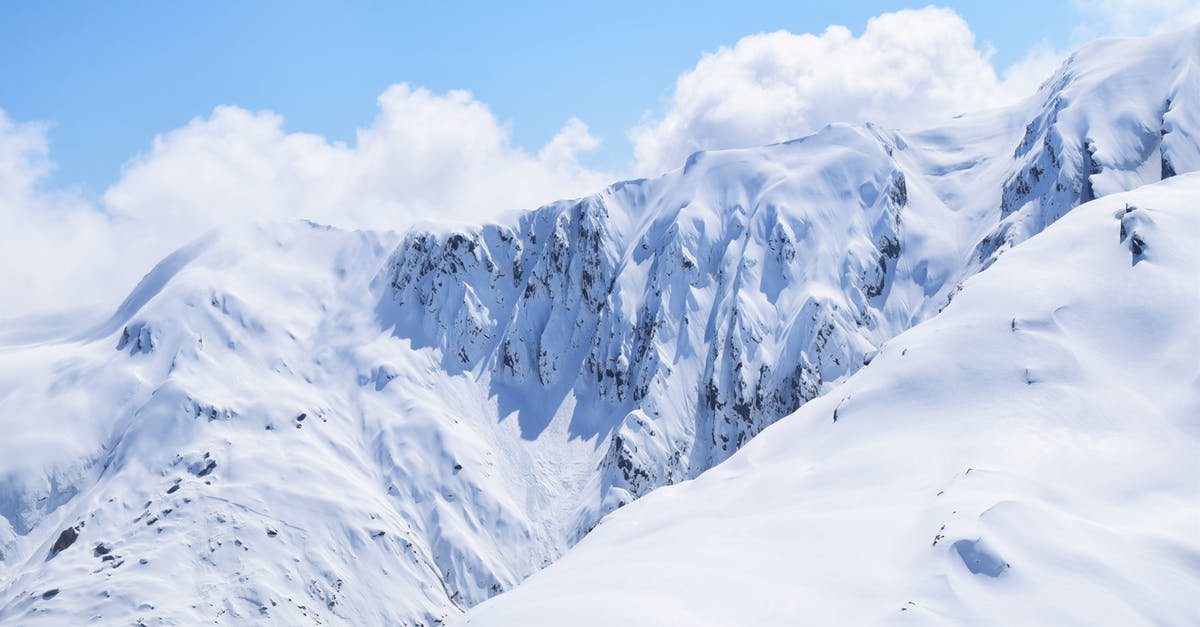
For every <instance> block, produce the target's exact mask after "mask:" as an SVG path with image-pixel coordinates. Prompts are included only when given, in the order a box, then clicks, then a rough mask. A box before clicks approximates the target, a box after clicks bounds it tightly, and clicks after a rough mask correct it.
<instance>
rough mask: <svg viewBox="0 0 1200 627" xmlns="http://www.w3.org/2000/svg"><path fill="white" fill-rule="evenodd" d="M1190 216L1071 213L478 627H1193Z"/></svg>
mask: <svg viewBox="0 0 1200 627" xmlns="http://www.w3.org/2000/svg"><path fill="white" fill-rule="evenodd" d="M1126 207H1129V210H1127V209H1126ZM1198 207H1200V174H1191V175H1187V176H1181V177H1178V178H1177V179H1174V180H1172V181H1169V182H1167V183H1162V184H1159V185H1154V186H1149V187H1143V188H1141V189H1139V190H1137V191H1134V192H1130V193H1127V194H1119V195H1114V196H1110V197H1107V198H1104V199H1102V200H1098V201H1095V202H1092V203H1089V204H1087V205H1084V206H1083V207H1080V208H1078V209H1076V210H1075V211H1074V212H1072V213H1071V214H1070V215H1068V216H1066V217H1065V218H1063V219H1062V220H1061V221H1059V222H1058V223H1056V224H1054V225H1053V226H1051V227H1050V228H1049V229H1048V230H1047V231H1046V232H1045V233H1043V234H1041V235H1040V236H1038V237H1036V238H1034V239H1033V240H1031V241H1029V242H1027V243H1026V244H1024V245H1022V246H1020V247H1018V248H1016V249H1014V250H1012V251H1011V252H1010V253H1009V254H1007V255H1005V256H1004V258H1002V259H1000V260H999V261H998V262H997V263H996V264H995V265H994V266H993V267H992V268H991V269H990V270H988V271H987V272H984V273H982V274H980V275H979V276H977V277H975V278H973V279H971V280H969V281H968V282H967V283H966V285H965V286H964V289H963V291H962V293H961V294H960V295H959V296H958V297H957V298H956V299H955V301H954V303H953V304H951V305H950V306H949V307H948V308H947V309H946V311H945V312H944V313H943V314H942V315H940V316H938V317H936V318H934V319H932V320H930V321H929V322H927V323H925V324H922V325H919V326H917V327H916V328H914V329H912V330H910V331H908V332H906V333H904V334H902V335H900V336H899V337H896V338H894V339H893V340H892V341H890V342H888V344H887V346H886V347H885V348H884V349H883V350H882V351H881V353H880V354H879V356H878V357H877V358H876V359H875V360H874V361H873V362H872V363H871V364H870V365H869V366H868V367H866V368H864V369H863V370H862V371H861V372H859V373H858V374H857V375H855V376H854V377H852V378H850V379H849V380H848V381H847V382H846V383H845V384H844V385H842V386H840V387H839V388H837V390H835V392H834V393H831V394H829V395H827V396H825V397H822V398H820V399H818V400H815V401H813V402H811V403H809V404H807V405H805V406H804V407H803V408H801V409H800V411H798V412H796V413H795V414H793V415H791V416H789V417H787V418H786V419H784V420H782V421H780V422H779V423H777V424H776V425H774V426H772V427H771V428H769V429H768V430H767V431H766V432H764V433H763V434H762V436H761V437H760V438H758V439H756V440H754V441H753V442H751V443H750V444H748V445H747V446H746V447H745V448H744V449H743V450H742V451H740V452H739V453H737V454H736V455H735V456H734V457H733V458H732V459H730V460H729V461H727V462H726V463H724V464H722V465H721V466H718V467H717V468H715V469H713V470H712V471H710V472H708V473H706V474H704V475H702V476H701V477H699V478H698V479H697V480H695V481H692V482H688V483H685V484H682V485H678V486H672V487H670V488H664V489H662V490H660V491H657V492H655V493H653V494H651V495H649V496H647V497H646V498H644V499H642V500H640V501H638V502H637V503H634V504H632V505H630V506H629V507H627V508H625V509H622V510H621V511H619V512H617V513H615V514H613V515H612V516H610V517H608V518H606V519H605V520H604V521H603V522H602V523H601V524H600V525H599V526H598V527H597V528H596V529H595V530H594V531H593V532H592V533H591V534H590V535H589V536H588V537H587V538H585V539H584V540H583V541H582V542H580V544H579V545H577V546H576V547H575V548H574V549H572V551H570V552H569V553H568V554H567V555H566V556H564V557H563V558H562V560H561V561H559V562H557V563H555V564H553V565H552V566H550V567H549V568H547V569H545V570H544V571H542V572H541V573H538V574H536V575H534V576H533V577H531V578H530V579H529V580H528V581H527V582H526V583H524V584H522V585H521V586H519V587H518V588H517V589H516V590H514V591H512V592H510V593H507V594H504V595H501V596H499V597H497V598H495V599H493V600H491V601H488V602H486V603H484V604H482V605H481V606H479V607H477V608H475V609H474V610H473V611H471V612H470V613H468V614H467V616H466V619H465V621H464V624H469V625H563V624H572V625H653V624H688V625H748V624H753V625H794V624H972V625H978V624H995V625H1027V624H1060V625H1061V624H1089V625H1096V624H1120V625H1136V624H1155V625H1185V624H1196V623H1197V622H1198V621H1200V604H1198V603H1197V602H1196V597H1195V591H1196V590H1197V589H1200V359H1198V358H1197V355H1198V354H1200V324H1198V320H1197V317H1196V312H1197V311H1198V310H1200V279H1197V276H1200V275H1198V273H1197V271H1200V251H1198V249H1197V247H1196V242H1197V241H1200V211H1197V208H1198Z"/></svg>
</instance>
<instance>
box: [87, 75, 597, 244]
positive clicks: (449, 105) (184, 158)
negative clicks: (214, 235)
mask: <svg viewBox="0 0 1200 627" xmlns="http://www.w3.org/2000/svg"><path fill="white" fill-rule="evenodd" d="M378 105H379V114H378V116H377V117H376V118H375V120H374V122H373V123H372V124H371V125H370V126H368V127H366V128H363V129H360V130H359V131H358V132H357V136H356V139H355V142H354V144H353V145H346V144H343V143H337V142H329V141H327V140H326V139H325V138H323V137H321V136H319V135H312V134H306V133H287V132H286V131H285V130H284V128H283V118H282V117H280V116H279V115H276V114H274V113H270V112H250V111H246V110H244V109H240V108H237V107H217V109H216V110H214V111H213V113H212V115H211V116H209V117H207V118H200V119H196V120H193V121H192V122H191V123H189V124H188V125H187V126H185V127H183V128H180V129H178V130H174V131H171V132H169V133H166V134H164V135H161V136H159V137H158V138H156V139H155V141H154V145H153V147H152V149H151V150H150V151H149V152H147V153H146V154H144V155H142V156H140V157H138V158H137V159H135V160H134V161H132V162H131V163H129V164H128V165H127V166H126V168H125V170H124V173H123V176H122V178H121V180H120V181H119V182H118V183H117V184H116V185H114V186H113V187H112V188H110V189H109V190H108V191H107V192H106V193H105V195H104V203H105V206H106V207H107V208H108V210H109V211H111V212H112V213H113V214H114V215H118V216H122V217H128V218H133V219H137V220H140V221H145V222H155V223H161V224H162V225H164V227H165V225H167V224H183V225H185V227H186V228H188V229H189V230H193V231H194V229H195V228H197V227H198V226H201V223H204V222H208V221H212V220H213V219H216V220H217V221H218V222H221V223H225V222H229V221H236V220H241V219H245V218H253V219H263V218H267V219H277V218H294V217H304V218H309V219H313V220H317V221H321V222H330V223H333V224H337V225H341V226H359V227H370V228H400V227H404V226H407V225H409V224H411V223H412V222H414V221H416V220H421V219H425V218H430V217H440V218H446V217H449V218H463V219H468V218H470V219H476V220H478V219H481V218H486V217H487V216H490V215H495V214H496V213H497V212H501V211H505V210H512V209H518V208H527V207H531V206H534V205H537V204H539V203H543V202H548V201H551V200H554V199H556V198H560V197H569V196H576V195H582V194H584V193H588V192H591V191H595V189H596V188H598V187H599V186H601V185H603V184H604V183H605V182H607V179H608V177H607V176H606V175H604V174H601V173H597V172H593V171H590V170H588V169H587V168H585V167H583V166H581V165H580V164H579V162H578V160H577V156H578V155H579V153H581V152H584V151H586V150H590V149H592V148H594V147H595V146H596V145H597V143H598V140H597V139H596V138H595V137H593V136H592V135H591V134H590V133H589V132H588V129H587V126H586V125H584V124H583V122H581V121H579V120H575V119H572V120H570V121H568V122H567V124H566V125H565V126H564V127H563V129H562V130H561V131H560V132H559V133H558V135H556V136H555V137H554V138H553V139H551V140H550V142H549V143H547V144H546V146H544V147H543V148H542V149H541V150H540V151H539V152H538V153H536V154H529V153H527V152H525V151H524V150H522V149H520V148H519V147H516V146H514V145H513V143H512V140H511V137H510V134H509V130H508V127H507V126H505V125H504V124H502V123H500V121H498V120H497V119H496V118H495V116H494V115H493V114H492V113H491V112H490V111H489V110H488V108H487V107H486V106H485V105H484V104H483V103H480V102H479V101H477V100H475V99H473V98H472V97H471V95H470V94H469V93H467V92H464V91H451V92H449V93H447V94H445V95H439V94H434V93H432V92H430V91H428V90H425V89H419V88H414V87H411V86H409V85H406V84H401V85H394V86H392V87H390V88H388V89H387V91H385V92H384V93H383V94H382V95H381V96H379V99H378Z"/></svg>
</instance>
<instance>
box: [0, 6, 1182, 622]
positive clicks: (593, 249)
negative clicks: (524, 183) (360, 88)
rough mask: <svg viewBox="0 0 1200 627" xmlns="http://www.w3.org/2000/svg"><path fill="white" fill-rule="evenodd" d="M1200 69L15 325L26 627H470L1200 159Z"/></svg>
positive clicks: (265, 255) (708, 162)
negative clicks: (1053, 239)
mask: <svg viewBox="0 0 1200 627" xmlns="http://www.w3.org/2000/svg"><path fill="white" fill-rule="evenodd" d="M1198 47H1200V30H1198V29H1196V28H1193V29H1190V30H1186V31H1181V32H1178V33H1173V34H1168V35H1164V36H1159V37H1155V38H1151V39H1145V40H1106V41H1101V42H1097V43H1095V44H1092V45H1090V46H1087V47H1085V48H1083V49H1081V50H1080V51H1079V52H1078V53H1076V54H1075V55H1074V56H1073V57H1072V59H1071V60H1069V61H1068V62H1067V63H1066V64H1065V65H1064V66H1063V68H1062V69H1061V70H1060V72H1059V73H1058V74H1057V75H1056V76H1055V77H1053V78H1052V79H1051V80H1050V81H1048V82H1047V83H1046V85H1044V86H1043V87H1042V89H1041V90H1040V91H1039V93H1038V94H1037V95H1035V96H1034V97H1032V98H1031V99H1030V100H1029V101H1027V102H1026V103H1024V104H1021V105H1019V106H1016V107H1013V108H1010V109H1004V110H997V111H991V112H986V113H981V114H976V115H971V116H966V117H962V118H960V119H957V120H953V121H951V122H949V123H948V124H947V125H945V126H943V127H940V128H937V129H932V130H926V131H921V132H912V133H907V132H899V131H890V130H884V129H880V128H877V127H874V126H870V125H868V126H863V127H855V126H846V125H835V126H831V127H828V128H826V129H824V130H822V131H821V132H819V133H816V134H814V135H813V136H810V137H806V138H802V139H798V140H796V141H793V142H787V143H784V144H779V145H774V146H767V147H762V148H756V149H746V150H732V151H720V152H712V153H698V154H696V155H693V156H692V157H691V158H690V159H689V160H688V162H687V163H686V164H685V165H684V166H683V167H681V168H680V169H679V170H676V171H674V172H671V173H668V174H666V175H664V176H663V177H660V178H657V179H653V180H641V181H629V182H624V183H619V184H616V185H614V186H612V187H610V188H609V189H606V190H604V191H602V192H600V193H599V194H596V195H594V196H591V197H588V198H583V199H578V200H572V201H563V202H560V203H555V204H553V205H550V206H547V207H543V208H540V209H537V210H535V211H532V212H529V213H527V214H524V215H521V216H517V217H514V218H513V219H512V220H511V221H509V222H507V223H502V224H495V225H488V226H481V227H469V228H463V229H450V228H446V227H438V228H430V229H421V230H416V231H413V232H411V233H408V234H404V235H396V234H386V233H363V232H347V231H340V230H337V229H332V228H328V227H322V226H319V225H315V224H308V223H302V224H287V225H264V226H262V227H259V228H255V229H249V230H244V231H231V232H224V233H214V234H210V235H207V236H205V237H203V238H201V239H200V240H198V241H197V242H196V243H194V244H193V245H191V246H189V247H187V248H185V249H183V250H181V251H179V252H177V253H176V254H174V255H172V256H170V257H168V258H167V259H165V260H164V261H163V262H162V263H160V264H159V266H158V267H156V268H155V269H154V270H153V271H152V272H151V273H150V274H148V275H147V277H146V279H145V280H144V281H143V282H142V283H141V284H140V285H139V286H138V288H137V289H136V290H135V291H134V292H133V293H132V294H131V295H130V297H129V299H128V300H127V301H126V302H125V303H124V304H122V306H121V307H120V308H119V309H118V310H117V311H116V312H115V313H114V314H113V315H112V317H111V318H110V319H109V320H108V321H107V322H106V323H104V324H101V325H99V326H97V327H95V328H92V329H89V330H87V331H86V332H80V333H75V334H71V335H65V336H61V335H60V337H59V339H54V338H53V337H51V336H52V335H53V332H54V331H55V330H57V329H59V328H60V326H61V325H59V324H57V323H56V324H53V325H44V326H42V327H41V328H38V327H37V325H33V326H30V327H29V329H21V330H8V331H7V332H4V333H0V338H3V342H4V343H5V344H4V345H3V346H2V347H0V429H2V430H3V433H5V435H6V437H5V438H2V439H0V620H13V621H16V622H19V623H21V624H31V623H37V622H39V621H41V622H44V623H46V624H57V623H62V622H70V621H72V620H84V619H90V618H93V617H98V618H97V620H100V621H102V622H106V623H108V622H113V623H129V622H135V621H137V620H145V621H163V622H177V623H195V622H200V621H204V620H214V619H215V620H233V619H238V620H259V621H277V622H281V623H286V624H296V623H303V622H308V621H312V622H314V623H324V622H349V623H353V624H378V623H392V624H432V623H436V622H438V621H441V620H444V619H446V618H449V617H452V616H455V615H457V614H458V613H459V612H460V611H461V610H463V609H465V608H467V607H470V606H473V605H475V604H478V603H480V602H482V601H484V600H485V599H487V598H489V597H491V596H493V595H495V594H497V593H499V592H502V591H505V590H508V589H510V588H512V587H513V586H515V585H516V584H517V583H518V582H520V581H521V580H522V579H524V578H525V577H527V576H528V575H530V574H531V573H533V572H535V571H537V570H538V569H539V568H541V567H543V566H545V565H546V564H548V563H550V562H551V561H553V560H554V559H557V558H558V557H559V556H560V555H562V554H563V552H564V551H566V550H567V549H568V547H570V546H571V545H572V544H574V543H575V542H577V541H578V540H579V539H580V538H581V537H583V536H584V535H585V534H586V533H587V532H588V531H589V530H590V529H591V528H592V527H593V526H594V525H595V524H596V523H597V521H599V520H600V519H601V517H602V516H604V515H605V514H607V513H609V512H611V511H613V510H615V509H616V508H617V507H619V506H621V505H624V504H627V503H629V502H631V501H633V500H634V499H635V498H638V497H640V496H642V495H645V494H647V493H649V492H651V491H652V490H654V489H656V488H658V487H661V486H664V485H668V484H672V483H677V482H679V481H682V480H685V479H690V478H693V477H696V476H698V475H700V473H702V472H704V471H706V470H708V469H709V468H711V467H713V466H714V465H715V464H718V463H720V462H721V461H723V460H725V459H726V458H728V457H729V456H730V455H732V454H733V453H734V452H735V451H737V450H738V449H739V448H740V447H742V446H743V445H746V443H747V442H749V441H750V438H752V437H754V436H755V435H756V434H758V433H759V432H760V431H762V429H764V428H766V427H768V426H769V425H771V424H772V423H774V422H775V421H776V420H778V419H779V418H780V417H782V416H784V415H787V414H789V413H791V412H793V411H795V410H796V409H798V408H801V407H802V406H805V405H804V404H805V403H807V402H809V401H812V400H813V399H815V398H818V397H820V396H821V395H822V394H826V395H830V396H828V397H826V399H825V400H823V401H819V403H824V404H825V405H827V404H828V402H830V401H829V400H828V398H832V397H834V396H836V395H837V394H838V392H839V391H840V390H841V387H840V386H841V385H842V384H843V382H845V381H846V380H847V378H849V377H851V376H853V375H854V373H855V372H857V371H858V370H859V369H860V368H862V367H863V365H864V364H865V363H867V362H871V363H872V364H874V362H872V361H871V360H872V359H876V358H877V357H876V355H877V353H878V352H879V351H880V349H881V347H883V346H884V345H885V343H887V342H888V341H889V340H891V339H892V338H894V337H895V336H896V335H898V334H900V333H902V332H904V331H905V330H907V329H909V328H911V327H912V326H913V325H916V324H919V323H921V322H922V321H925V320H927V319H930V318H931V317H932V316H936V315H937V314H938V312H939V311H940V310H941V309H942V308H943V307H945V306H946V305H947V303H948V302H950V300H951V298H954V297H955V294H956V293H957V291H958V289H959V285H960V284H961V283H962V282H963V281H964V280H966V279H967V278H968V277H971V276H973V275H975V274H977V273H980V272H981V271H982V274H981V275H980V276H981V278H982V277H983V276H987V274H988V273H990V272H991V269H990V268H991V266H992V265H993V264H994V263H996V262H997V259H1000V260H1003V258H1004V257H1005V256H1006V255H1007V254H1008V252H1007V251H1009V250H1010V249H1011V250H1020V246H1018V245H1020V244H1021V243H1022V242H1024V241H1025V240H1027V239H1029V238H1030V237H1032V236H1033V235H1035V234H1036V233H1038V232H1040V231H1041V230H1042V229H1044V228H1045V227H1046V226H1047V225H1049V224H1051V223H1052V222H1053V221H1054V220H1055V219H1057V218H1058V217H1060V216H1061V215H1063V214H1064V213H1066V212H1067V211H1069V210H1070V209H1071V208H1073V207H1075V206H1076V205H1077V204H1079V203H1080V202H1083V201H1085V200H1089V199H1091V198H1093V197H1104V196H1106V195H1109V194H1113V193H1116V192H1119V191H1122V190H1125V189H1133V188H1136V187H1138V186H1141V185H1144V184H1146V183H1153V182H1156V181H1158V180H1159V179H1160V178H1162V177H1163V176H1164V175H1171V174H1179V175H1181V174H1182V173H1185V172H1188V171H1192V170H1197V169H1200V153H1198V152H1197V148H1196V138H1197V137H1200V117H1198V116H1200V111H1197V107H1198V106H1200V103H1196V102H1195V96H1194V94H1195V93H1197V90H1200V73H1198V71H1197V64H1198V63H1197V62H1198V61H1200V50H1198ZM1014 246H1016V247H1017V248H1013V247H1014ZM1062 252H1063V254H1066V253H1067V252H1069V251H1066V250H1064V251H1062ZM1030 276H1031V277H1033V276H1037V275H1036V274H1031V275H1030ZM1023 280H1024V281H1026V282H1028V281H1030V280H1032V279H1023ZM886 353H887V351H884V354H886ZM950 357H951V356H950V355H946V356H945V358H946V359H949V358H950ZM870 368H871V369H875V368H876V366H874V365H872V366H871V367H870ZM816 406H817V407H822V406H824V405H816ZM56 545H57V546H58V549H56V548H55V547H56ZM110 557H111V559H106V558H110ZM143 560H144V562H145V563H143ZM52 591H54V592H53V593H51V592H52ZM381 591H386V592H381Z"/></svg>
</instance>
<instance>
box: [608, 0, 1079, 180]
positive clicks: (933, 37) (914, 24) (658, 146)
mask: <svg viewBox="0 0 1200 627" xmlns="http://www.w3.org/2000/svg"><path fill="white" fill-rule="evenodd" d="M1057 60H1058V58H1057V55H1054V54H1052V53H1050V52H1049V51H1043V52H1041V53H1038V54H1031V55H1030V56H1029V57H1027V58H1026V59H1025V60H1024V61H1023V62H1022V64H1021V65H1020V67H1018V68H1015V69H1014V71H1012V72H1010V73H1008V74H1006V75H1005V78H1004V79H1003V80H1002V79H1001V78H998V77H997V74H996V71H995V69H994V68H993V66H992V63H991V60H990V52H989V51H987V50H981V49H980V48H979V47H978V46H977V45H976V42H975V35H974V33H972V32H971V29H970V27H969V26H968V25H967V23H966V22H965V21H964V20H963V19H962V18H961V17H960V16H959V15H958V14H957V13H955V12H954V11H952V10H949V9H940V8H935V7H927V8H925V9H920V10H904V11H899V12H896V13H887V14H883V15H880V16H877V17H875V18H872V19H871V20H870V21H869V22H867V26H866V29H865V30H864V31H863V33H862V34H861V35H859V36H857V37H855V36H854V34H853V33H851V32H850V30H849V29H847V28H845V27H844V26H830V27H829V28H828V29H826V30H825V32H823V33H821V34H820V35H813V34H793V33H790V32H786V31H778V32H774V33H765V34H760V35H751V36H749V37H745V38H743V39H741V40H740V41H738V42H737V43H736V44H735V45H734V46H732V47H723V48H721V49H719V50H717V51H716V52H713V53H711V54H706V55H705V56H704V57H703V58H702V59H701V60H700V62H699V63H698V64H697V65H696V67H695V68H693V69H691V70H689V71H687V72H685V73H683V74H682V75H681V76H680V77H679V78H678V80H677V81H676V84H675V90H674V94H673V97H672V99H671V102H670V104H669V107H668V109H667V111H666V113H665V115H663V116H662V117H661V118H658V119H653V120H651V121H649V122H648V123H646V124H644V125H642V126H640V127H639V128H636V129H634V131H633V132H632V133H631V138H632V140H633V143H634V151H635V159H636V169H637V170H639V171H640V172H642V173H646V174H652V173H655V172H658V171H662V170H665V169H669V168H673V167H676V166H678V165H679V164H681V163H682V162H683V160H684V159H685V158H686V157H687V155H688V154H690V153H691V152H693V151H696V150H707V149H718V148H732V147H740V146H752V145H760V144H767V143H771V142H778V141H784V140H788V139H792V138H795V137H799V136H802V135H806V134H809V133H812V132H814V131H816V130H818V129H820V128H821V127H822V126H824V125H826V124H828V123H830V122H838V121H846V122H863V121H872V122H875V123H878V124H882V125H885V126H891V127H901V128H913V127H920V126H923V125H927V124H932V123H936V122H938V121H941V120H944V119H947V118H949V117H951V116H953V115H955V114H958V113H963V112H967V111H971V110H977V109H982V108H987V107H993V106H997V105H1000V104H1003V103H1006V102H1009V101H1012V100H1015V99H1017V98H1020V97H1024V96H1027V95H1029V94H1030V93H1032V92H1033V90H1034V89H1035V88H1036V86H1037V84H1038V83H1039V82H1040V81H1041V80H1042V79H1044V78H1046V76H1048V75H1049V73H1050V71H1051V70H1052V68H1053V67H1054V65H1055V64H1056V63H1057Z"/></svg>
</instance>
